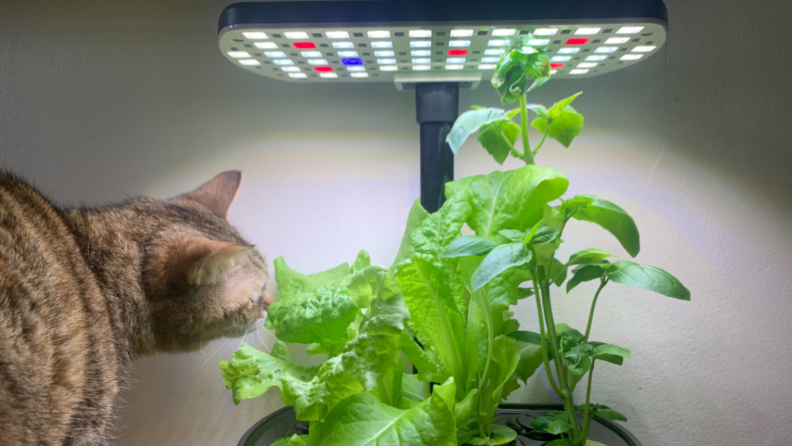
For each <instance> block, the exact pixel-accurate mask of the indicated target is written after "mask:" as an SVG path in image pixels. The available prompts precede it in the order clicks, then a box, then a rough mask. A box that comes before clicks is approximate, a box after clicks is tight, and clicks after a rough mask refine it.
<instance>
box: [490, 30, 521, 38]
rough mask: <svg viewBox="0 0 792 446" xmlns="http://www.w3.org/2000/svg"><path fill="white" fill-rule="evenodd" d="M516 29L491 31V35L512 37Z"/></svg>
mask: <svg viewBox="0 0 792 446" xmlns="http://www.w3.org/2000/svg"><path fill="white" fill-rule="evenodd" d="M516 32H517V30H516V29H511V28H506V29H493V30H492V35H493V36H496V37H499V36H513V35H514V33H516Z"/></svg>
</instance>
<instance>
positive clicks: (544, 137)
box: [532, 122, 550, 156]
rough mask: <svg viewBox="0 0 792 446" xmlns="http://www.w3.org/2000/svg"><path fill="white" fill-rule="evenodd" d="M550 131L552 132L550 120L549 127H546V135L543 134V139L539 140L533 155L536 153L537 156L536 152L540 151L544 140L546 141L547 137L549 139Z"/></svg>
mask: <svg viewBox="0 0 792 446" xmlns="http://www.w3.org/2000/svg"><path fill="white" fill-rule="evenodd" d="M548 133H550V122H548V123H547V128H546V129H545V132H544V135H542V140H541V141H539V145H538V146H536V147H535V148H534V149H533V152H532V153H533V155H534V156H536V153H537V152H538V151H539V149H541V148H542V145H543V144H544V142H545V139H547V134H548Z"/></svg>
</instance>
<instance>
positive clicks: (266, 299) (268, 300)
mask: <svg viewBox="0 0 792 446" xmlns="http://www.w3.org/2000/svg"><path fill="white" fill-rule="evenodd" d="M261 303H262V304H263V305H264V309H265V310H266V309H268V308H269V307H270V305H272V295H270V292H269V291H266V290H265V291H264V294H262V295H261Z"/></svg>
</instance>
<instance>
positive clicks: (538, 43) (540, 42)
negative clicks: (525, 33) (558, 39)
mask: <svg viewBox="0 0 792 446" xmlns="http://www.w3.org/2000/svg"><path fill="white" fill-rule="evenodd" d="M549 43H550V39H528V45H530V46H544V45H547V44H549Z"/></svg>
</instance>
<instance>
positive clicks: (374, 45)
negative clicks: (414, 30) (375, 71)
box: [371, 40, 393, 48]
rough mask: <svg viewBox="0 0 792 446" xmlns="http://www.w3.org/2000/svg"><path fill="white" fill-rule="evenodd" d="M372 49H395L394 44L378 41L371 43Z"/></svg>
mask: <svg viewBox="0 0 792 446" xmlns="http://www.w3.org/2000/svg"><path fill="white" fill-rule="evenodd" d="M371 47H372V48H393V42H390V41H388V40H377V41H376V42H371Z"/></svg>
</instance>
